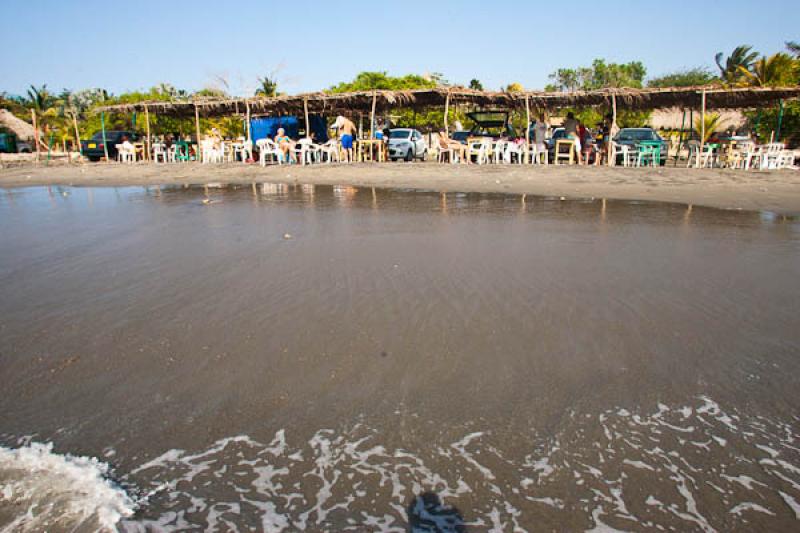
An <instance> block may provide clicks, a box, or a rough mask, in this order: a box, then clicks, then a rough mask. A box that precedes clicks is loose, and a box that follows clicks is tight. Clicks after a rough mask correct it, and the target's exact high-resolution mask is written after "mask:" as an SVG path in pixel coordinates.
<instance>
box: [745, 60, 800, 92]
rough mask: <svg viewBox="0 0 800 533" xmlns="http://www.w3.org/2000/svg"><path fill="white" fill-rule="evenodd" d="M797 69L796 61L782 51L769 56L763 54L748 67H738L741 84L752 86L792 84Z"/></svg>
mask: <svg viewBox="0 0 800 533" xmlns="http://www.w3.org/2000/svg"><path fill="white" fill-rule="evenodd" d="M797 70H798V66H797V61H796V60H795V59H793V58H792V57H791V56H790V55H789V54H784V53H783V52H779V53H777V54H775V55H772V56H770V57H767V56H763V57H762V58H761V59H759V60H758V61H756V62H755V63H753V65H752V67H751V68H749V69H746V68H743V67H741V66H740V67H739V72H740V74H741V77H742V81H743V82H744V83H743V84H744V85H750V86H753V87H782V86H787V85H792V84H793V83H794V80H795V79H796V77H797Z"/></svg>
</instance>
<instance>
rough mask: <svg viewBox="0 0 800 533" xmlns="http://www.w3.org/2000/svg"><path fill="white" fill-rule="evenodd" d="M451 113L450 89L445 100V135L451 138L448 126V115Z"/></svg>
mask: <svg viewBox="0 0 800 533" xmlns="http://www.w3.org/2000/svg"><path fill="white" fill-rule="evenodd" d="M449 113H450V89H448V90H447V96H445V98H444V133H445V135H447V137H450V127H449V126H448V124H447V115H448V114H449Z"/></svg>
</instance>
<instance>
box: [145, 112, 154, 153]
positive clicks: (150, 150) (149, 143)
mask: <svg viewBox="0 0 800 533" xmlns="http://www.w3.org/2000/svg"><path fill="white" fill-rule="evenodd" d="M144 126H145V129H146V130H147V142H146V143H145V146H144V147H145V150H146V151H147V153H146V154H145V156H144V159H145V161H150V158H151V157H152V153H153V148H152V146H153V142H152V141H151V140H150V111H148V109H147V105H145V106H144Z"/></svg>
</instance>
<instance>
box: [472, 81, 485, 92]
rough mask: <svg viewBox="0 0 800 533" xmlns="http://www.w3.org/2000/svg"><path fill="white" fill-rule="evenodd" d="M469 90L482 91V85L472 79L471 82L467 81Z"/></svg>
mask: <svg viewBox="0 0 800 533" xmlns="http://www.w3.org/2000/svg"><path fill="white" fill-rule="evenodd" d="M469 88H470V89H472V90H473V91H482V90H483V84H482V83H481V82H480V80H477V79H475V78H472V79H471V80H469Z"/></svg>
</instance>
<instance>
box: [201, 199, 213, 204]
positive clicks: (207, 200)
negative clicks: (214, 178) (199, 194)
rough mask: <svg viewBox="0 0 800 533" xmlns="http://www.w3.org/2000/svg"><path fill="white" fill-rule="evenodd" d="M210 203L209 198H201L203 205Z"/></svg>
mask: <svg viewBox="0 0 800 533" xmlns="http://www.w3.org/2000/svg"><path fill="white" fill-rule="evenodd" d="M209 204H211V198H203V205H209Z"/></svg>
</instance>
